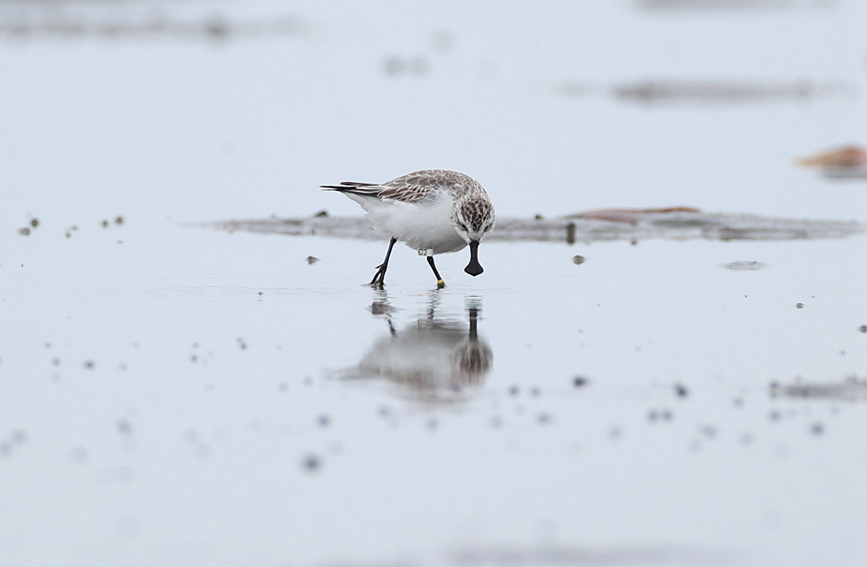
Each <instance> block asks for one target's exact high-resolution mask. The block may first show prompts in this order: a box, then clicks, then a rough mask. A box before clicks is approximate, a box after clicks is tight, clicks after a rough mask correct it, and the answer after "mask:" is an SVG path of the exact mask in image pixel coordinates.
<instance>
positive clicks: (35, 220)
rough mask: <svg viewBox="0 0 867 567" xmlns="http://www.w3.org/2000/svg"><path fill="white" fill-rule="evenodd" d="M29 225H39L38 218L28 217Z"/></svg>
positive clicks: (34, 226)
mask: <svg viewBox="0 0 867 567" xmlns="http://www.w3.org/2000/svg"><path fill="white" fill-rule="evenodd" d="M30 226H32V227H33V228H36V227H38V226H39V219H30Z"/></svg>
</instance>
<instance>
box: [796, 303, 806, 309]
mask: <svg viewBox="0 0 867 567" xmlns="http://www.w3.org/2000/svg"><path fill="white" fill-rule="evenodd" d="M795 307H796V308H798V309H803V308H804V304H803V303H801V302H798V303H796V304H795Z"/></svg>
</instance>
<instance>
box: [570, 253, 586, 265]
mask: <svg viewBox="0 0 867 567" xmlns="http://www.w3.org/2000/svg"><path fill="white" fill-rule="evenodd" d="M585 260H586V258H584V256H581V255H580V254H576V255H575V256H572V262H573V263H574V264H578V265H579V266H580V265H581V264H583V263H584V262H585Z"/></svg>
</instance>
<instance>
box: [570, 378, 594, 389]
mask: <svg viewBox="0 0 867 567" xmlns="http://www.w3.org/2000/svg"><path fill="white" fill-rule="evenodd" d="M589 382H590V380H589V379H588V378H585V377H584V376H575V377H574V378H572V385H573V386H575V387H576V388H583V387H584V386H586V385H587V384H588V383H589Z"/></svg>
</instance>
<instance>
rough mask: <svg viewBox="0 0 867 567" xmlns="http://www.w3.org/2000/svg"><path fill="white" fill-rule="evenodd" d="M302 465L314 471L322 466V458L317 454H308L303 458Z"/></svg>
mask: <svg viewBox="0 0 867 567" xmlns="http://www.w3.org/2000/svg"><path fill="white" fill-rule="evenodd" d="M301 466H302V468H303V469H304V470H306V471H307V472H310V473H314V472H317V471H318V470H319V469H321V468H322V459H320V458H319V457H318V456H317V455H307V456H306V457H304V459H303V460H302V462H301Z"/></svg>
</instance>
